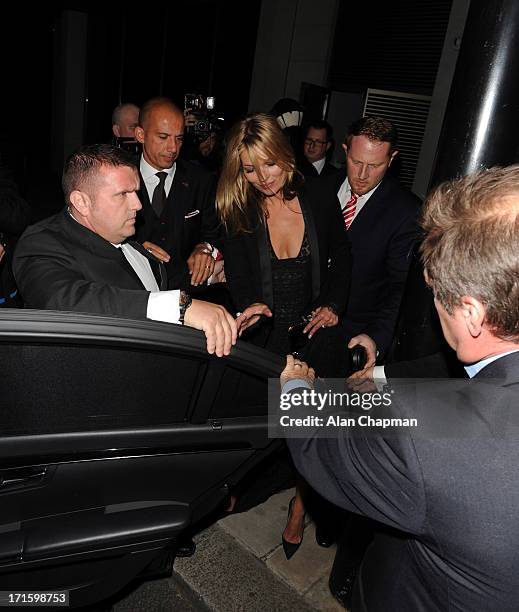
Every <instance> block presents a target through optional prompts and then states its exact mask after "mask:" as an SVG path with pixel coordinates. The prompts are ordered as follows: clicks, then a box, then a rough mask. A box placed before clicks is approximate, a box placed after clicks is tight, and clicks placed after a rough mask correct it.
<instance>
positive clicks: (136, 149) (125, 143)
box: [112, 136, 142, 156]
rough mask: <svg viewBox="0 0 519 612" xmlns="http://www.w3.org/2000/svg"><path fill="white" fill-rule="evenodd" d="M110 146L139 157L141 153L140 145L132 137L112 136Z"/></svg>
mask: <svg viewBox="0 0 519 612" xmlns="http://www.w3.org/2000/svg"><path fill="white" fill-rule="evenodd" d="M112 144H113V146H114V147H117V148H118V149H124V150H125V151H127V152H128V153H131V154H132V155H136V156H138V155H140V154H141V151H142V145H141V143H140V142H137V141H136V140H135V138H133V137H132V136H114V137H113V139H112Z"/></svg>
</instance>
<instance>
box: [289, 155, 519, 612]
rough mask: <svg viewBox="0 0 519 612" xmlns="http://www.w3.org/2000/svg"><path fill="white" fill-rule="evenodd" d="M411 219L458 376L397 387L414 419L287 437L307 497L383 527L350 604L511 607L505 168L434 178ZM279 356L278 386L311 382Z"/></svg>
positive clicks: (514, 328)
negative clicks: (417, 219)
mask: <svg viewBox="0 0 519 612" xmlns="http://www.w3.org/2000/svg"><path fill="white" fill-rule="evenodd" d="M422 227H423V229H424V232H425V240H424V243H423V246H422V256H423V261H424V264H425V270H426V278H427V281H428V283H429V285H430V287H431V289H432V291H433V294H434V297H435V306H436V309H437V311H438V314H439V317H440V321H441V325H442V330H443V333H444V336H445V338H446V340H447V342H448V343H449V345H450V346H451V347H452V348H453V349H454V350H455V351H456V354H457V357H458V359H459V360H460V361H461V362H462V363H463V364H464V365H465V369H466V372H467V375H468V377H469V378H470V379H471V380H470V381H466V382H461V381H457V382H456V384H455V385H454V386H453V387H449V388H447V389H445V388H444V387H440V386H438V383H435V384H434V385H433V386H432V389H431V388H430V387H429V388H427V387H426V388H425V390H424V387H423V385H419V384H417V385H415V386H413V385H411V386H410V385H407V386H406V387H404V389H407V390H404V391H403V392H402V393H398V392H397V393H396V397H397V401H396V404H397V405H396V406H395V407H394V409H395V410H398V411H399V413H400V414H401V415H404V416H405V417H408V418H416V419H417V422H418V427H417V428H413V427H407V428H405V427H404V428H400V429H399V430H398V431H396V430H392V431H389V430H387V429H383V430H371V432H368V431H367V430H366V428H364V429H363V428H357V429H355V428H353V427H349V428H347V429H343V430H342V431H340V432H339V433H338V435H337V436H336V438H335V439H331V438H328V439H317V438H316V437H313V438H311V439H306V440H301V439H300V440H289V441H288V443H289V446H290V449H291V451H292V454H293V457H294V460H295V463H296V466H297V468H298V470H300V471H301V473H302V475H303V476H304V477H305V478H307V480H308V482H309V483H310V484H311V485H312V486H314V487H315V488H316V489H317V490H318V491H319V492H320V493H322V494H323V495H324V496H325V497H327V498H328V499H329V500H330V501H332V502H334V503H335V504H337V505H339V506H341V507H343V508H347V509H348V510H351V511H354V512H356V513H358V514H361V515H364V516H367V517H370V518H373V519H376V520H377V521H379V522H380V523H383V524H385V525H387V526H388V527H389V528H390V529H389V530H388V531H385V532H380V533H377V534H376V536H375V540H374V542H373V543H372V545H371V546H370V548H369V549H368V552H367V553H366V555H365V557H364V560H363V562H362V566H361V568H360V571H359V573H358V575H357V579H356V583H355V589H354V597H353V605H352V610H369V611H372V610H390V611H392V610H399V612H406V611H408V612H411V611H413V612H414V611H416V610H422V611H428V610H431V612H432V611H433V610H434V611H437V610H466V611H467V612H468V611H473V610H500V611H504V610H510V611H511V610H516V609H517V601H518V594H519V574H518V573H517V571H516V568H517V564H518V563H519V550H518V548H517V545H516V542H517V541H518V539H519V521H517V508H518V507H519V487H517V486H516V481H517V478H518V472H519V444H518V438H519V395H518V391H519V166H517V165H516V166H511V167H508V168H492V169H490V170H486V171H483V172H481V173H479V174H476V175H473V176H468V177H466V178H463V179H459V180H455V181H451V182H449V183H445V184H443V185H441V186H440V187H439V188H438V189H437V190H436V191H435V192H434V193H433V194H432V195H431V196H430V197H429V198H428V200H427V201H426V203H425V205H424V212H423V216H422ZM287 359H288V363H287V368H286V369H285V371H284V372H283V374H282V382H283V384H284V388H283V390H284V392H287V391H290V390H292V392H294V388H295V387H297V386H299V387H303V388H304V387H308V386H311V384H312V383H313V372H312V371H311V370H308V368H307V366H306V364H301V363H298V362H297V361H296V362H294V360H293V358H292V357H290V358H287ZM289 380H291V381H292V382H290V387H288V386H287V383H288V381H289ZM294 381H298V382H294ZM397 391H398V389H397ZM400 391H402V389H401V390H400ZM417 398H418V399H417ZM418 400H420V401H418ZM385 414H386V416H388V415H389V414H390V412H389V410H388V411H386V413H385Z"/></svg>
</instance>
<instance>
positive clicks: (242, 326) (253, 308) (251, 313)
mask: <svg viewBox="0 0 519 612" xmlns="http://www.w3.org/2000/svg"><path fill="white" fill-rule="evenodd" d="M261 315H263V316H265V317H271V316H272V312H271V310H270V308H269V307H268V306H267V305H266V304H262V303H261V302H256V303H255V304H251V305H250V306H247V308H246V309H245V310H244V311H243V312H241V313H240V314H239V315H238V317H236V325H237V326H238V335H239V336H241V335H242V333H243V332H244V331H245V330H246V329H247V327H250V326H251V325H254V323H257V322H258V321H259V318H260V316H261Z"/></svg>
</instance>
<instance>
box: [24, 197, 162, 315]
mask: <svg viewBox="0 0 519 612" xmlns="http://www.w3.org/2000/svg"><path fill="white" fill-rule="evenodd" d="M131 244H132V246H133V247H134V248H136V249H138V250H139V251H140V252H141V253H142V254H143V255H145V256H146V257H147V258H148V260H149V261H150V265H151V268H152V271H153V273H154V275H155V278H156V280H157V284H158V286H159V288H160V289H161V290H162V289H167V277H166V273H165V269H164V266H163V265H162V264H161V263H160V262H159V261H158V260H156V259H155V258H154V257H153V256H151V255H150V254H149V253H148V252H147V251H146V250H145V249H143V248H142V247H141V245H139V244H138V243H136V242H131ZM13 269H14V274H15V277H16V282H17V283H18V287H19V289H20V292H21V295H22V299H23V301H24V303H25V306H26V307H27V308H40V309H44V310H46V309H49V310H66V311H77V312H90V313H96V314H103V315H113V316H117V317H125V318H131V319H146V310H147V306H148V296H149V292H148V291H146V290H145V288H144V286H143V285H142V283H141V281H140V279H139V277H138V276H137V274H136V273H135V272H134V270H133V268H132V267H131V266H130V264H129V263H128V261H127V260H126V258H125V257H124V255H123V254H122V252H121V251H120V249H117V248H115V247H114V246H112V245H111V244H110V243H109V242H107V241H106V240H104V238H101V236H98V235H97V234H95V233H94V232H92V231H90V230H89V229H87V228H86V227H83V226H82V225H80V224H79V223H77V222H76V221H75V220H74V219H72V218H71V217H70V215H69V214H68V212H67V210H66V209H65V210H64V211H62V212H60V213H58V214H57V215H54V216H52V217H49V218H48V219H45V220H44V221H41V222H40V223H36V224H35V225H31V226H30V227H28V228H27V230H26V231H25V232H24V234H23V235H22V237H21V238H20V240H19V241H18V246H17V247H16V251H15V256H14V262H13Z"/></svg>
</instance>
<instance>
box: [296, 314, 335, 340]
mask: <svg viewBox="0 0 519 612" xmlns="http://www.w3.org/2000/svg"><path fill="white" fill-rule="evenodd" d="M338 322H339V317H338V316H337V315H336V314H335V313H334V312H333V310H332V309H331V308H328V306H319V308H316V309H315V310H313V311H312V319H311V321H310V323H308V325H307V326H306V327H305V328H304V329H303V333H305V334H306V333H308V338H311V337H312V336H313V335H314V334H315V332H316V331H317V330H318V329H320V328H321V327H335V326H336V325H337V323H338Z"/></svg>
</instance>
